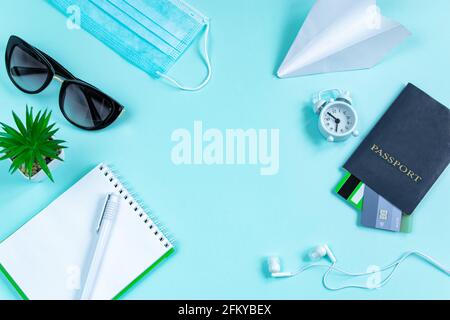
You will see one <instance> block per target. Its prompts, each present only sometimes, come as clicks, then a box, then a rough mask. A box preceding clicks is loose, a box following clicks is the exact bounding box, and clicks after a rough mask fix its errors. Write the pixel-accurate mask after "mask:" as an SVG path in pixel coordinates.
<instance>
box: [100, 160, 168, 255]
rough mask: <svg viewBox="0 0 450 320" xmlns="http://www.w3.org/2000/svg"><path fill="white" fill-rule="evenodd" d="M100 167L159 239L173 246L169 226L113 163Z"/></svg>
mask: <svg viewBox="0 0 450 320" xmlns="http://www.w3.org/2000/svg"><path fill="white" fill-rule="evenodd" d="M98 169H99V170H100V172H102V174H103V175H104V176H105V177H106V178H107V179H108V180H109V182H110V183H112V184H113V185H114V188H115V189H116V190H117V193H118V194H119V195H120V196H121V197H122V199H123V200H125V201H127V202H128V204H129V205H130V207H132V208H133V212H134V213H136V216H137V217H138V218H140V219H141V220H142V222H143V223H145V224H148V228H149V230H150V231H151V232H152V233H153V234H154V235H155V237H158V240H159V241H160V242H161V243H162V244H163V245H164V247H166V248H170V247H172V246H173V243H174V242H175V240H174V238H173V237H172V236H170V235H169V236H168V234H169V232H168V231H167V228H165V227H163V226H162V225H161V223H160V221H159V220H158V219H157V218H156V217H155V216H154V215H153V213H152V211H151V210H150V209H149V208H148V206H146V205H145V204H144V203H143V201H142V199H140V198H139V197H138V196H137V195H136V194H135V193H133V192H131V191H130V189H131V188H130V186H129V185H128V183H127V182H124V181H126V180H124V178H123V177H122V176H121V175H120V174H119V173H118V172H117V170H116V169H115V168H114V166H113V165H109V164H108V165H106V164H101V165H99V166H98Z"/></svg>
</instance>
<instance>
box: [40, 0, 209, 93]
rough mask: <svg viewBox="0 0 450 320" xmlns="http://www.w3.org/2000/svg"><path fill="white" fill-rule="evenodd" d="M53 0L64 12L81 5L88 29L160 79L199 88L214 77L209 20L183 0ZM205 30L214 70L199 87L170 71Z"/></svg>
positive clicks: (82, 15)
mask: <svg viewBox="0 0 450 320" xmlns="http://www.w3.org/2000/svg"><path fill="white" fill-rule="evenodd" d="M47 1H48V2H50V3H51V4H52V5H53V6H55V7H56V8H57V9H59V10H60V11H62V12H63V13H64V14H68V15H69V14H71V13H73V10H74V8H77V10H78V9H79V13H80V24H81V27H82V28H83V29H85V30H86V31H88V32H89V33H91V34H92V35H94V36H95V37H96V38H98V39H99V40H100V41H102V42H103V43H105V44H106V45H108V46H109V47H110V48H111V49H113V50H114V51H115V52H116V53H118V54H119V55H121V56H122V57H123V58H125V59H126V60H128V61H129V62H130V63H132V64H134V65H135V66H137V67H138V68H140V69H142V70H143V71H145V72H147V73H148V74H149V75H151V76H152V77H154V78H156V79H159V78H164V79H166V80H168V81H170V82H171V83H172V84H174V85H175V86H177V87H178V88H180V89H182V90H187V91H196V90H200V89H202V88H203V87H204V86H205V85H206V84H207V83H208V82H209V80H210V78H211V65H210V61H209V56H208V50H207V46H208V33H209V20H208V18H206V17H205V16H204V15H203V14H201V13H200V12H198V11H197V10H195V9H194V8H192V7H191V6H189V5H188V4H187V3H185V2H184V1H182V0H47ZM202 30H205V48H204V60H205V63H206V65H207V68H208V75H207V77H206V79H205V80H204V82H203V83H202V84H201V85H199V86H198V87H195V88H189V87H185V86H183V85H181V84H180V83H178V82H177V81H176V80H174V79H173V78H171V77H170V76H168V75H167V72H168V71H169V70H170V68H171V67H172V66H173V65H174V64H175V62H176V61H177V60H178V59H179V58H180V56H181V55H182V54H183V53H184V52H185V51H186V50H187V48H188V47H189V46H190V45H191V44H192V42H193V41H194V39H195V38H196V37H197V36H198V35H199V34H200V32H201V31H202Z"/></svg>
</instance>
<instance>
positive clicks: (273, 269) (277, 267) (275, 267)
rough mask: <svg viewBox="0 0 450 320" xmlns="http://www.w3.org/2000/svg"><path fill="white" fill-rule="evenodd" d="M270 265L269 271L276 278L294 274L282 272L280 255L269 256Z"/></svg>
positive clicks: (268, 262)
mask: <svg viewBox="0 0 450 320" xmlns="http://www.w3.org/2000/svg"><path fill="white" fill-rule="evenodd" d="M267 264H268V266H269V273H270V276H271V277H274V278H285V277H290V276H292V273H289V272H281V260H280V258H279V257H269V259H268V260H267Z"/></svg>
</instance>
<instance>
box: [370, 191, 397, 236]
mask: <svg viewBox="0 0 450 320" xmlns="http://www.w3.org/2000/svg"><path fill="white" fill-rule="evenodd" d="M363 201H364V202H363V207H362V214H361V224H362V225H363V226H365V227H368V228H376V229H382V230H389V231H395V232H399V231H400V228H401V224H402V211H401V210H400V209H398V208H397V207H395V206H394V205H393V204H392V203H390V202H389V201H387V200H386V199H384V198H383V197H382V196H380V195H379V194H378V193H376V192H375V191H373V190H372V189H371V188H369V187H368V186H365V188H364V200H363Z"/></svg>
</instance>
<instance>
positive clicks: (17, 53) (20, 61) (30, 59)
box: [8, 46, 51, 92]
mask: <svg viewBox="0 0 450 320" xmlns="http://www.w3.org/2000/svg"><path fill="white" fill-rule="evenodd" d="M8 71H9V73H10V75H11V77H12V78H13V79H14V82H15V83H16V85H17V86H19V87H20V88H21V89H24V90H26V91H30V92H36V91H39V90H40V89H41V88H42V87H43V86H44V84H45V83H46V81H47V79H48V77H49V76H50V74H51V71H50V70H49V68H48V67H47V65H46V64H45V63H44V62H43V61H41V58H40V57H39V56H37V55H36V54H35V53H33V52H32V51H30V50H27V49H26V48H22V47H20V46H16V47H14V49H13V51H12V53H11V60H10V66H9V70H8Z"/></svg>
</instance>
